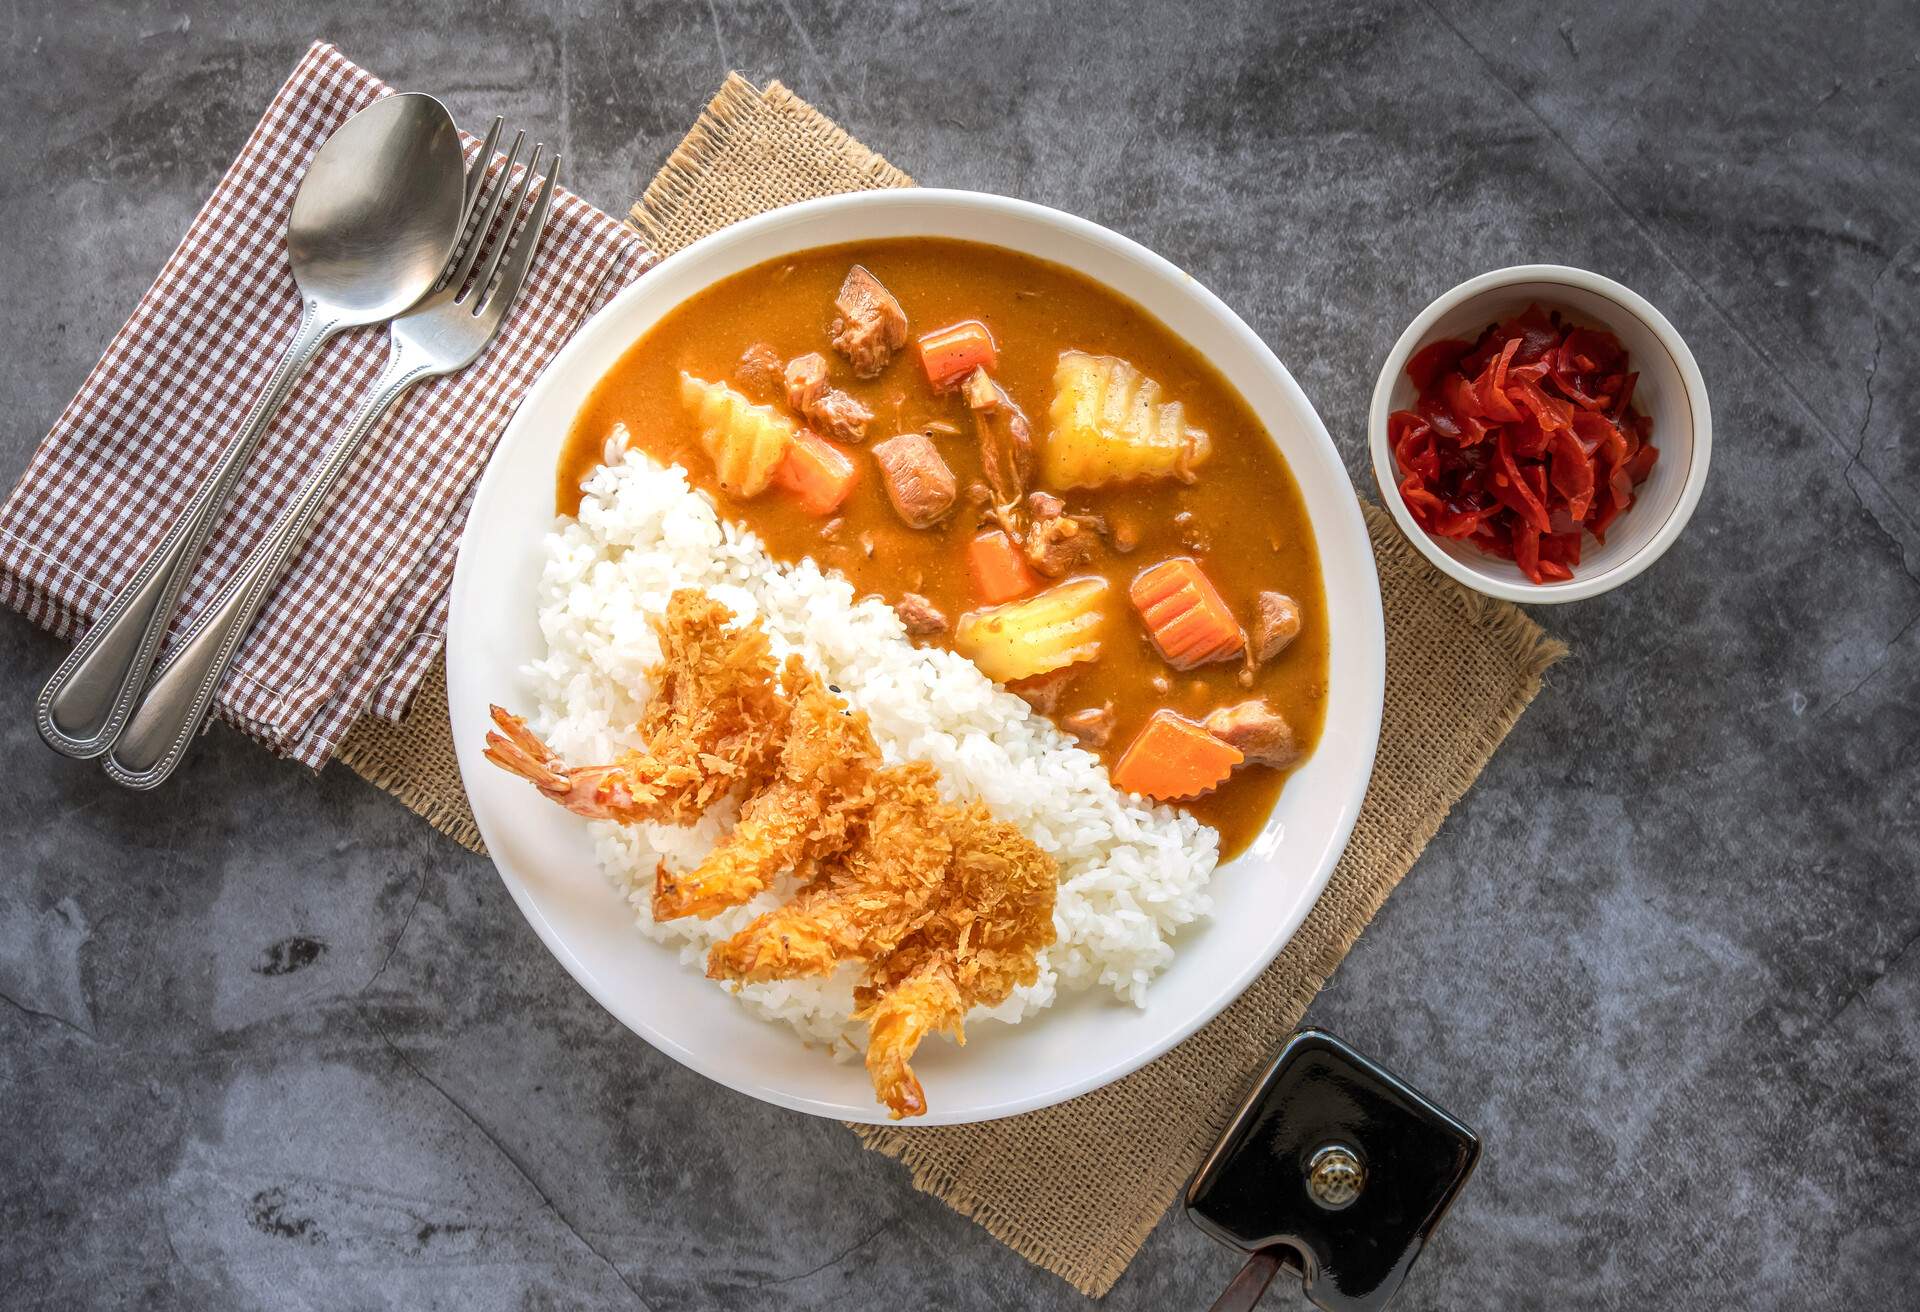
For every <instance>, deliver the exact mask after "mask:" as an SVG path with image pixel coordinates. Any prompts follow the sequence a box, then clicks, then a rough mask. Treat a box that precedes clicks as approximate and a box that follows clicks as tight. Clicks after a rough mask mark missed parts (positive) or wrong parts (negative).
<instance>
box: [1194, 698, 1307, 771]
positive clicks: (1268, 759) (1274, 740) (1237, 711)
mask: <svg viewBox="0 0 1920 1312" xmlns="http://www.w3.org/2000/svg"><path fill="white" fill-rule="evenodd" d="M1201 724H1202V725H1204V726H1205V727H1206V730H1207V732H1208V733H1210V734H1212V735H1213V736H1214V737H1215V738H1218V739H1220V740H1221V741H1222V742H1224V743H1229V744H1231V745H1232V746H1234V747H1238V748H1239V749H1240V750H1241V752H1242V753H1243V754H1245V756H1246V758H1247V759H1248V760H1249V761H1251V762H1253V763H1254V764H1256V765H1271V766H1273V767H1275V768H1276V769H1284V768H1285V767H1287V766H1289V765H1292V764H1293V763H1294V762H1295V761H1297V760H1299V759H1300V746H1299V744H1298V743H1296V742H1294V739H1293V728H1292V726H1290V725H1289V724H1288V723H1287V721H1286V717H1284V716H1282V715H1281V714H1280V713H1279V712H1278V711H1276V710H1274V709H1273V708H1272V707H1270V706H1268V705H1267V704H1266V702H1265V701H1263V700H1261V699H1260V698H1257V697H1256V698H1254V699H1253V700H1252V701H1247V702H1241V703H1240V704H1239V705H1237V706H1222V707H1221V708H1220V709H1219V710H1217V711H1215V712H1213V714H1211V715H1209V716H1207V718H1206V719H1204V720H1202V721H1201Z"/></svg>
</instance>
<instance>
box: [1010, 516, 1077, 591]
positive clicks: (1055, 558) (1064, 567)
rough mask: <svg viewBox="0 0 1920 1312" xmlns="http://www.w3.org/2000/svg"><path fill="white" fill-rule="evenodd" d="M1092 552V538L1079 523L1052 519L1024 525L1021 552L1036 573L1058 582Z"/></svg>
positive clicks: (1053, 517)
mask: <svg viewBox="0 0 1920 1312" xmlns="http://www.w3.org/2000/svg"><path fill="white" fill-rule="evenodd" d="M1092 548H1093V534H1091V533H1089V532H1087V531H1086V529H1085V528H1084V527H1083V526H1082V525H1081V523H1080V521H1079V520H1077V519H1072V518H1069V517H1068V516H1066V515H1053V516H1050V517H1048V518H1046V519H1034V520H1032V521H1030V522H1029V523H1028V525H1027V537H1026V541H1025V543H1024V544H1023V545H1022V548H1021V549H1022V552H1023V553H1024V554H1025V556H1026V558H1027V563H1028V564H1029V565H1031V566H1033V568H1034V570H1035V571H1036V572H1038V573H1040V574H1044V575H1046V577H1048V578H1050V579H1059V578H1065V577H1066V576H1067V574H1068V572H1069V571H1071V570H1073V569H1075V568H1077V567H1079V566H1081V565H1084V564H1086V562H1087V558H1088V557H1089V556H1090V555H1091V554H1092Z"/></svg>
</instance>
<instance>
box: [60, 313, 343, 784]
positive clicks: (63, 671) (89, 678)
mask: <svg viewBox="0 0 1920 1312" xmlns="http://www.w3.org/2000/svg"><path fill="white" fill-rule="evenodd" d="M343 326H344V325H343V324H342V322H341V320H340V318H339V317H338V315H336V314H335V313H333V312H331V311H329V310H327V309H325V308H324V307H322V306H320V305H318V304H316V303H315V302H313V301H311V300H309V301H308V302H307V303H306V305H305V306H304V307H303V308H302V310H301V312H300V328H299V331H298V332H296V333H295V334H294V338H293V341H292V342H290V343H289V344H288V346H287V349H286V351H285V353H284V354H282V355H281V357H280V362H279V363H278V364H277V365H275V366H274V369H273V373H272V375H271V376H269V377H268V379H267V383H266V386H265V387H264V388H262V389H261V391H260V396H259V398H258V399H257V400H256V401H255V402H254V403H253V408H252V409H251V410H249V411H248V412H247V417H246V419H245V421H243V422H242V423H241V425H240V431H239V432H237V433H235V434H234V435H233V439H232V440H231V441H229V442H228V443H227V446H226V449H225V450H223V451H222V452H221V453H220V458H219V459H218V460H217V461H216V462H215V463H214V466H213V469H212V471H211V472H210V473H209V475H208V476H207V478H206V480H205V481H204V482H202V483H201V485H200V487H199V488H198V490H196V491H195V492H194V494H193V498H192V500H190V501H188V502H187V506H186V509H185V510H184V511H182V512H181V514H180V517H179V518H178V519H177V520H175V521H174V523H173V526H172V527H171V528H169V529H168V530H167V533H166V536H165V537H163V538H161V539H160V542H159V545H158V546H156V547H155V548H154V549H153V550H152V551H151V552H150V553H149V554H148V556H147V558H146V559H145V560H143V561H142V562H140V568H139V569H137V570H135V571H134V575H133V578H132V579H131V580H130V581H129V582H128V583H127V585H126V587H124V588H122V589H121V590H120V592H119V593H118V594H117V595H116V596H115V597H114V598H113V600H112V601H110V602H109V603H108V604H107V607H106V609H105V610H103V611H101V612H100V613H99V614H98V615H97V616H96V617H95V619H94V622H93V627H92V628H90V629H88V630H87V632H86V634H85V636H83V637H82V638H81V639H80V641H79V643H78V644H76V645H75V647H74V649H73V650H72V651H70V652H68V653H67V658H66V659H65V660H64V661H62V662H61V663H60V668H59V669H57V670H55V671H54V672H53V677H52V678H51V679H49V680H47V686H46V687H45V688H42V689H41V690H40V696H39V698H38V700H36V701H35V702H34V708H33V710H34V716H33V718H34V723H35V724H36V725H37V726H38V727H39V729H40V736H41V737H42V738H44V739H46V740H47V746H49V747H51V748H53V750H54V751H56V752H59V753H61V754H62V755H65V756H72V757H78V758H80V759H82V760H86V759H89V758H92V757H96V756H99V755H101V754H103V753H104V752H106V751H108V750H109V749H110V748H111V747H112V746H113V744H114V740H115V739H116V738H118V737H119V736H120V731H121V730H122V729H123V728H125V727H126V723H127V716H128V714H129V713H130V712H131V710H132V708H133V699H134V695H135V694H136V693H138V692H139V691H140V687H141V685H142V684H143V683H144V682H145V681H146V677H147V672H148V671H149V670H151V669H152V668H153V661H154V657H155V656H156V655H157V654H158V653H159V649H160V642H161V639H162V638H163V637H165V635H166V632H167V626H168V624H170V623H171V622H172V620H173V613H174V609H175V607H177V606H178V605H179V603H180V593H181V591H182V589H183V588H184V587H185V585H186V581H187V579H188V577H189V576H191V575H192V573H193V569H194V566H195V565H196V564H198V563H199V560H200V553H201V552H202V551H203V550H204V549H205V548H206V544H207V536H208V533H209V531H210V530H211V529H212V527H213V522H214V520H215V518H216V517H217V516H218V515H219V513H220V508H221V507H222V506H224V505H225V504H226V502H227V498H228V497H229V496H231V495H232V494H233V488H234V484H235V483H237V482H238V481H239V476H240V469H241V467H242V466H243V465H245V464H246V460H247V457H248V456H249V455H251V454H252V453H253V448H254V446H255V445H256V444H258V442H259V441H260V435H261V434H262V433H264V432H266V430H267V426H268V425H269V424H271V423H272V422H273V417H274V416H275V415H276V414H278V413H279V411H280V407H281V405H282V404H283V403H284V402H285V401H286V399H287V394H288V393H289V392H291V391H292V390H293V383H294V380H295V379H297V378H298V377H299V376H300V375H301V374H302V373H304V372H305V371H306V368H307V366H308V365H309V364H311V363H312V362H313V358H314V356H316V355H318V354H319V352H320V348H321V347H322V346H323V345H325V344H326V341H327V339H328V338H330V337H332V336H333V335H334V334H335V333H337V332H339V331H340V329H341V328H342V327H343Z"/></svg>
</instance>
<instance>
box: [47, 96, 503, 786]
mask: <svg viewBox="0 0 1920 1312" xmlns="http://www.w3.org/2000/svg"><path fill="white" fill-rule="evenodd" d="M470 201H471V196H470V193H469V191H468V188H467V182H466V170H465V167H464V162H463V160H462V158H461V151H460V133H459V131H458V129H456V128H455V127H454V125H453V116H452V115H450V114H449V113H447V110H446V107H445V106H444V105H442V104H441V103H440V102H439V101H437V100H435V99H434V98H433V97H432V96H425V95H418V94H407V95H398V96H389V97H388V98H386V99H384V100H379V101H375V102H374V103H373V104H371V105H369V106H368V107H367V108H365V109H363V110H361V111H360V112H359V113H358V114H355V115H354V116H353V117H352V118H350V119H348V120H347V121H346V122H345V123H343V124H341V125H340V127H339V128H338V129H336V130H335V131H334V133H333V135H332V136H330V137H328V138H327V140H326V141H325V142H324V143H323V144H322V145H321V147H320V149H319V150H318V151H317V152H315V154H314V157H313V160H312V162H311V163H309V164H308V165H307V172H306V176H305V177H304V178H303V179H301V182H300V190H299V193H298V194H297V195H296V196H295V197H294V201H293V213H292V216H291V218H290V220H289V222H288V225H287V259H288V262H289V263H290V264H291V265H292V266H293V279H294V282H295V283H296V284H298V286H299V288H300V295H301V298H302V300H303V302H304V305H303V307H302V309H301V312H300V327H299V331H298V332H297V333H295V335H294V338H293V341H292V342H290V343H289V344H288V345H287V349H286V353H285V354H284V355H282V356H281V357H280V363H279V364H278V365H276V366H274V370H273V374H272V376H271V377H269V378H268V379H267V384H266V386H265V387H264V388H263V389H261V392H260V397H259V399H258V400H257V401H255V402H254V404H253V408H252V409H251V410H250V411H248V412H247V417H246V419H245V421H244V422H243V423H242V424H241V425H240V431H239V432H238V433H235V434H234V436H233V439H232V440H231V441H229V442H228V443H227V446H226V449H225V450H224V451H222V452H221V453H220V458H219V460H218V461H217V462H216V463H215V465H214V468H213V470H212V472H211V473H210V474H209V475H208V477H207V480H206V482H204V483H203V484H202V485H201V486H200V488H199V490H198V491H196V492H195V493H194V495H193V499H192V500H191V501H189V502H188V503H187V507H186V509H185V511H183V512H182V514H181V516H180V518H179V520H178V521H177V522H176V523H175V524H174V525H173V527H172V528H170V529H169V530H168V531H167V535H166V536H165V537H164V538H162V539H161V541H160V544H159V546H157V547H155V548H154V549H153V552H152V553H151V554H150V555H149V556H148V557H147V559H146V560H145V561H143V562H142V563H141V565H140V568H139V569H138V570H137V571H136V572H135V573H134V576H133V579H132V581H131V582H130V583H128V584H127V586H126V587H125V588H124V589H122V590H121V592H120V593H119V595H118V596H116V597H114V599H113V601H112V602H111V603H110V604H109V605H108V606H107V608H106V609H105V610H104V611H102V612H101V613H100V615H99V616H98V617H97V618H96V619H95V620H94V623H93V627H92V628H90V629H88V630H87V632H86V635H85V636H84V637H82V638H81V639H80V642H79V644H78V645H77V646H75V647H74V649H73V650H72V651H71V652H69V653H68V655H67V658H66V660H64V661H63V662H61V664H60V668H59V669H58V670H55V671H54V674H53V678H51V679H49V680H48V681H47V686H46V687H45V688H44V689H42V690H41V692H40V697H39V700H38V701H37V702H35V704H34V721H35V723H36V724H37V725H38V726H39V729H40V736H41V737H42V738H44V739H46V740H47V744H48V746H50V747H52V748H53V749H54V750H55V751H57V752H61V753H64V754H65V755H67V756H75V757H81V758H88V757H95V756H99V755H101V754H102V753H104V752H106V751H107V750H108V749H109V748H111V747H112V746H113V743H114V740H115V739H116V738H117V737H118V736H119V735H120V731H121V729H122V728H124V727H125V725H126V722H127V716H128V714H129V712H130V711H131V709H132V706H133V699H134V696H135V694H136V693H138V692H139V691H140V688H141V685H142V684H144V683H145V682H146V678H147V675H148V673H149V672H150V671H151V670H152V668H153V661H154V657H155V655H156V654H157V653H158V651H159V648H160V641H161V639H162V637H164V636H165V634H166V631H167V625H168V624H169V623H170V622H171V621H172V619H173V612H174V608H175V607H176V606H177V605H178V604H179V600H180V592H181V589H182V587H183V586H184V585H185V583H186V580H187V577H188V576H189V575H190V574H191V573H192V572H193V568H194V565H195V564H196V563H197V562H198V560H199V558H200V553H201V551H202V550H203V549H204V548H205V546H206V541H207V535H208V532H209V530H210V529H211V528H212V526H213V522H214V519H215V517H216V516H217V515H218V514H219V511H220V508H221V507H222V506H223V505H225V504H226V501H227V498H228V497H229V496H230V495H231V494H232V492H233V487H234V484H235V483H236V482H237V481H238V479H239V473H240V469H241V466H242V465H244V464H245V463H246V460H247V457H248V456H249V455H250V454H252V452H253V448H254V446H255V445H256V444H257V443H258V442H259V440H260V435H261V434H262V433H264V432H266V430H267V426H268V425H269V424H271V423H272V422H273V417H274V415H275V414H277V413H278V412H279V409H280V406H281V404H282V403H283V402H284V401H285V400H286V398H287V395H288V393H289V392H291V391H292V390H293V383H294V380H295V379H297V378H298V377H299V376H300V375H301V374H302V373H303V372H305V370H306V368H307V366H308V365H309V364H311V363H312V362H313V359H314V357H315V356H317V355H318V354H319V353H320V348H321V347H322V346H324V345H325V344H326V342H327V340H328V339H329V338H331V337H333V336H334V335H335V334H336V333H339V332H341V331H343V330H344V329H348V328H361V327H366V326H368V325H371V324H378V323H384V322H386V321H387V320H389V319H391V318H393V317H394V316H396V315H398V314H400V313H402V312H403V311H405V310H406V309H407V308H408V307H409V306H411V305H413V304H414V302H416V301H418V300H419V299H420V298H421V297H422V296H424V295H426V293H427V292H428V291H429V290H430V289H431V288H432V287H433V285H434V281H435V279H437V278H438V277H439V276H440V271H441V270H442V269H443V268H445V267H446V265H447V261H448V259H449V258H450V257H451V256H452V254H453V246H454V243H455V242H456V241H458V240H459V237H460V229H461V224H462V221H463V220H464V218H465V211H466V207H467V205H468V204H469V203H470Z"/></svg>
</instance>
